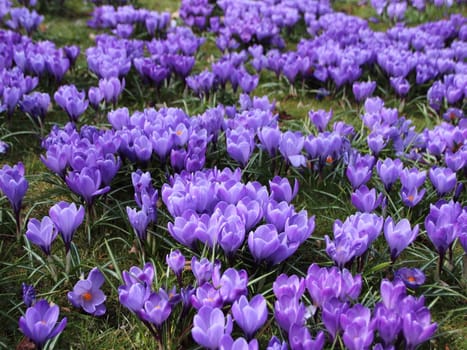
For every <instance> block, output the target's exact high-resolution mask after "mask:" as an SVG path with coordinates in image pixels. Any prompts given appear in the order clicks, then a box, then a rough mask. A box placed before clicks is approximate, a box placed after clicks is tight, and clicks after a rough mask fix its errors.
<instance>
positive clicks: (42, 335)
mask: <svg viewBox="0 0 467 350" xmlns="http://www.w3.org/2000/svg"><path fill="white" fill-rule="evenodd" d="M59 312H60V308H59V307H58V305H50V304H49V302H48V301H47V300H45V299H41V300H39V301H37V302H36V303H35V304H34V305H33V306H31V307H29V308H28V309H27V310H26V313H25V314H24V316H21V317H20V319H19V329H20V330H21V332H23V334H24V335H25V336H26V337H28V338H29V339H31V340H32V342H33V343H34V344H36V346H37V348H38V350H41V349H42V348H43V346H44V345H45V343H46V342H47V341H48V340H49V339H52V338H55V337H56V336H57V335H58V334H60V333H61V332H62V331H63V329H64V328H65V327H66V323H67V319H66V317H64V318H63V319H62V320H61V321H60V323H58V324H57V321H58V315H59Z"/></svg>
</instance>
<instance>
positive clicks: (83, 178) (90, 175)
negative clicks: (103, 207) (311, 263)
mask: <svg viewBox="0 0 467 350" xmlns="http://www.w3.org/2000/svg"><path fill="white" fill-rule="evenodd" d="M65 182H66V183H67V185H68V187H69V188H70V189H71V190H72V191H73V192H75V193H76V194H79V195H80V196H81V197H83V199H84V201H85V202H86V205H87V206H91V205H92V203H93V202H94V197H96V196H99V195H101V194H104V193H107V192H108V191H109V190H110V187H109V186H105V187H103V188H101V185H102V175H101V172H100V171H99V169H96V168H90V167H87V166H86V167H84V168H82V169H81V171H79V172H78V171H73V172H70V173H68V175H67V176H66V178H65Z"/></svg>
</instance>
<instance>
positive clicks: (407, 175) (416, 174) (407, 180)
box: [400, 168, 426, 191]
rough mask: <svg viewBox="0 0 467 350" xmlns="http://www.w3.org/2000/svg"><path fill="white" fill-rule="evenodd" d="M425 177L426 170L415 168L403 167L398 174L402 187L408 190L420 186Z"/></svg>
mask: <svg viewBox="0 0 467 350" xmlns="http://www.w3.org/2000/svg"><path fill="white" fill-rule="evenodd" d="M425 179H426V171H420V170H418V169H417V168H412V169H408V168H404V169H403V170H402V172H401V174H400V180H401V184H402V187H403V188H406V189H408V191H410V190H411V189H413V188H419V187H420V186H422V185H423V184H424V182H425Z"/></svg>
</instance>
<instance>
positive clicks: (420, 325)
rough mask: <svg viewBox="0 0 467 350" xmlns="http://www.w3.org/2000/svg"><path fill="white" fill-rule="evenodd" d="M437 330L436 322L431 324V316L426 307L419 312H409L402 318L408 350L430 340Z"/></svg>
mask: <svg viewBox="0 0 467 350" xmlns="http://www.w3.org/2000/svg"><path fill="white" fill-rule="evenodd" d="M437 328H438V325H437V323H436V322H434V323H431V314H430V311H429V310H428V309H427V308H426V307H423V308H422V309H421V310H417V311H409V312H407V313H404V314H403V316H402V331H403V333H404V337H405V341H406V342H407V349H408V350H413V349H415V348H416V347H417V346H418V345H419V344H421V343H423V342H425V341H427V340H428V339H430V338H431V337H432V336H433V334H434V333H435V331H436V329H437Z"/></svg>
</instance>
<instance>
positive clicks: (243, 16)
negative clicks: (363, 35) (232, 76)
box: [180, 0, 332, 51]
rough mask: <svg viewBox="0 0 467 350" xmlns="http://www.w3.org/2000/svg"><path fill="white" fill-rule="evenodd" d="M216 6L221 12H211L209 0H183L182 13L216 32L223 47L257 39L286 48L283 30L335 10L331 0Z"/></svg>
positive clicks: (190, 21)
mask: <svg viewBox="0 0 467 350" xmlns="http://www.w3.org/2000/svg"><path fill="white" fill-rule="evenodd" d="M216 6H217V7H218V9H219V10H220V11H221V15H220V16H211V14H212V13H213V9H214V7H213V5H211V4H209V2H208V1H206V0H186V1H185V0H184V1H182V4H181V6H180V16H181V17H182V19H183V20H184V21H185V23H186V24H187V25H189V26H194V27H197V28H200V29H206V28H208V29H209V31H211V32H213V33H215V34H216V35H217V38H216V44H217V47H218V48H219V49H220V50H221V51H225V50H233V49H237V48H239V47H240V46H242V45H243V46H244V45H250V44H251V43H254V42H256V43H261V44H263V45H266V46H274V47H279V48H284V47H285V41H284V38H283V37H282V32H283V31H284V30H291V29H292V28H293V27H294V25H296V24H297V23H298V22H299V21H300V20H301V19H304V20H305V21H308V20H310V19H314V18H316V17H317V16H320V15H322V14H325V13H328V12H331V11H332V9H331V5H330V2H329V1H328V0H307V1H296V0H281V1H268V0H262V1H255V2H251V1H230V0H223V1H217V2H216Z"/></svg>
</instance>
